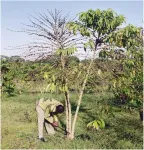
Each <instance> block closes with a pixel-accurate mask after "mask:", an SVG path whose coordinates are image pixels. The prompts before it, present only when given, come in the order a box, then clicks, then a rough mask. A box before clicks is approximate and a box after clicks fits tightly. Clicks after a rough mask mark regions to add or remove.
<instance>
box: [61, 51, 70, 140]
mask: <svg viewBox="0 0 144 150" xmlns="http://www.w3.org/2000/svg"><path fill="white" fill-rule="evenodd" d="M60 58H61V65H62V69H63V70H64V69H65V59H64V57H63V56H62V54H60ZM63 84H64V86H67V78H66V75H65V76H64V77H63ZM64 95H65V110H66V137H67V139H70V135H71V129H72V128H71V126H72V123H71V119H72V115H71V103H70V98H69V91H65V92H64Z"/></svg>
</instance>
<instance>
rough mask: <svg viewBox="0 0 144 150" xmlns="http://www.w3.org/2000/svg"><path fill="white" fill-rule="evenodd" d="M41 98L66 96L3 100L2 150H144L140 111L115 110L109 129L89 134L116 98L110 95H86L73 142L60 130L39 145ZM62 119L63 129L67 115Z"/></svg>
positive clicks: (42, 95) (21, 96) (107, 123)
mask: <svg viewBox="0 0 144 150" xmlns="http://www.w3.org/2000/svg"><path fill="white" fill-rule="evenodd" d="M41 97H45V98H50V97H54V98H56V99H59V100H60V101H62V102H63V96H62V95H51V94H22V95H17V96H13V97H2V101H1V106H2V107H1V114H2V116H1V125H2V127H1V132H2V136H1V137H2V145H1V148H2V149H142V146H143V137H142V136H143V126H142V122H141V121H140V119H139V114H138V112H136V111H133V112H132V113H130V112H126V111H124V110H120V109H118V108H115V110H114V116H112V115H107V114H104V115H103V119H104V121H105V122H106V128H105V129H102V130H99V131H91V130H87V128H86V125H87V123H89V122H90V121H93V120H94V119H97V117H98V114H99V110H100V108H101V107H102V105H103V103H102V102H103V100H110V99H111V97H112V96H111V94H108V93H104V94H96V95H92V94H91V95H90V94H87V95H84V97H83V101H82V105H81V109H80V112H79V115H78V118H77V123H76V132H75V139H74V140H73V141H68V140H66V139H65V138H64V132H63V131H62V130H60V129H58V131H57V133H56V135H54V136H48V135H47V134H46V132H44V135H45V138H46V140H47V142H45V143H42V142H39V141H38V140H37V119H36V111H35V102H36V100H38V99H39V98H41ZM76 99H77V97H76V96H75V94H71V100H72V110H73V111H72V112H73V114H74V110H75V108H76ZM60 118H61V122H60V125H61V126H63V124H64V122H65V120H64V114H63V115H62V116H60Z"/></svg>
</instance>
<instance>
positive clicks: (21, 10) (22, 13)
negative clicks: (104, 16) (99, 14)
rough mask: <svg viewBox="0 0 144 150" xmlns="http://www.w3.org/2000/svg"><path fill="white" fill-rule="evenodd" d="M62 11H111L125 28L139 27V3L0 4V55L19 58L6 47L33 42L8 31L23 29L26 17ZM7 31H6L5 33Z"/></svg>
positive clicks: (44, 2) (42, 2) (27, 21)
mask: <svg viewBox="0 0 144 150" xmlns="http://www.w3.org/2000/svg"><path fill="white" fill-rule="evenodd" d="M55 8H56V9H58V10H62V11H63V12H64V13H69V12H70V16H75V15H76V14H77V13H79V12H82V11H87V10H88V9H94V10H96V9H101V10H105V9H108V8H111V9H113V10H114V11H115V12H116V13H117V14H123V15H124V16H125V17H126V25H127V24H129V23H130V24H133V25H135V26H143V24H142V23H143V3H142V1H138V0H136V1H130V0H129V1H122V0H121V1H116V0H115V1H108V0H107V1H96V0H95V1H60V0H58V1H10V0H9V1H2V2H1V54H2V55H6V56H13V55H20V54H21V51H16V50H6V49H7V48H8V47H9V46H12V47H14V46H19V45H22V44H25V43H28V42H30V41H32V40H33V39H32V38H31V37H30V36H28V35H27V34H25V33H20V32H12V31H10V30H14V31H18V30H21V29H22V28H23V25H22V24H21V23H25V24H29V20H28V16H29V14H30V15H33V16H35V13H37V12H39V13H44V12H46V10H47V9H48V10H54V9H55ZM9 29H10V30H9Z"/></svg>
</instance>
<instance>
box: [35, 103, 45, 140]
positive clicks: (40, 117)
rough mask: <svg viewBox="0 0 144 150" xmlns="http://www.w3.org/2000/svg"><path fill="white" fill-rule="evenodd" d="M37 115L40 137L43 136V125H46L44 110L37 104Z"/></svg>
mask: <svg viewBox="0 0 144 150" xmlns="http://www.w3.org/2000/svg"><path fill="white" fill-rule="evenodd" d="M36 111H37V116H38V136H39V138H43V126H44V111H43V110H42V108H41V107H40V106H39V105H38V102H37V106H36Z"/></svg>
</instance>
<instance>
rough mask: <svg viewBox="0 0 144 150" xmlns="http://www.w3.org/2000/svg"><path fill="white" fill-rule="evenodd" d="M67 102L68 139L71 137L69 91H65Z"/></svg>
mask: <svg viewBox="0 0 144 150" xmlns="http://www.w3.org/2000/svg"><path fill="white" fill-rule="evenodd" d="M65 104H66V133H67V134H66V136H67V139H70V135H71V118H72V115H71V104H70V99H69V92H67V91H66V92H65Z"/></svg>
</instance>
